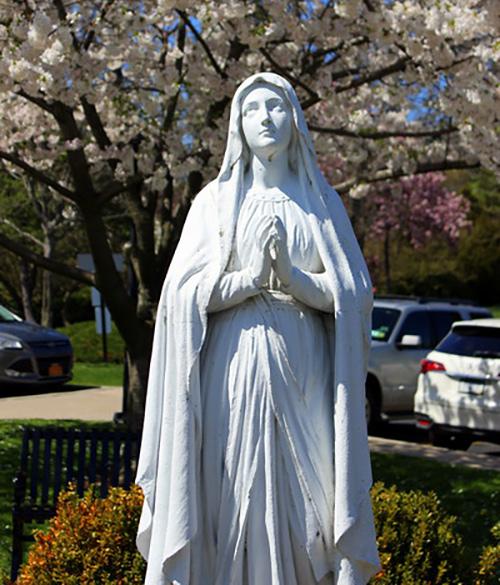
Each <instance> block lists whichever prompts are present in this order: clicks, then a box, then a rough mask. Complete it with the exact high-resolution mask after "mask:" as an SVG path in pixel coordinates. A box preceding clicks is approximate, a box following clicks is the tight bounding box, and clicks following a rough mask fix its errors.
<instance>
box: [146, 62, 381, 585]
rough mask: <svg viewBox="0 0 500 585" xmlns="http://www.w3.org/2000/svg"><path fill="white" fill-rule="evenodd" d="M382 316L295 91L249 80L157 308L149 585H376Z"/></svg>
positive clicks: (149, 415)
mask: <svg viewBox="0 0 500 585" xmlns="http://www.w3.org/2000/svg"><path fill="white" fill-rule="evenodd" d="M371 304H372V294H371V284H370V278H369V275H368V272H367V269H366V266H365V263H364V260H363V258H362V255H361V252H360V250H359V247H358V245H357V243H356V240H355V237H354V234H353V231H352V228H351V225H350V222H349V219H348V217H347V215H346V212H345V210H344V207H343V205H342V203H341V201H340V199H339V197H338V195H337V194H336V193H335V191H333V190H332V189H331V188H330V187H329V186H328V185H327V183H326V182H325V180H324V178H323V175H322V174H321V172H320V170H319V168H318V166H317V163H316V158H315V154H314V149H313V146H312V142H311V139H310V136H309V133H308V130H307V126H306V123H305V120H304V116H303V113H302V110H301V107H300V104H299V102H298V100H297V96H296V95H295V92H294V90H293V88H292V87H291V85H290V84H289V83H288V82H287V81H286V80H285V79H283V78H282V77H280V76H278V75H275V74H272V73H259V74H257V75H254V76H252V77H250V78H249V79H247V80H246V81H245V82H244V83H243V84H242V85H241V86H240V87H239V88H238V90H237V91H236V94H235V96H234V99H233V102H232V106H231V116H230V123H229V136H228V142H227V148H226V153H225V156H224V161H223V164H222V168H221V171H220V173H219V176H218V177H217V179H215V180H214V181H213V182H211V183H210V184H209V185H207V187H205V188H204V189H203V190H202V191H201V192H200V193H199V195H198V196H197V197H196V198H195V200H194V202H193V204H192V207H191V209H190V212H189V215H188V218H187V220H186V223H185V226H184V230H183V233H182V237H181V240H180V242H179V245H178V247H177V251H176V254H175V257H174V259H173V261H172V264H171V266H170V269H169V271H168V275H167V278H166V281H165V284H164V287H163V292H162V296H161V299H160V304H159V310H158V316H157V323H156V330H155V338H154V344H153V354H152V360H151V368H150V377H149V385H148V394H147V403H146V415H145V421H144V433H143V439H142V449H141V455H140V460H139V470H138V477H137V483H138V484H139V485H140V486H141V487H142V489H143V491H144V494H145V501H144V507H143V513H142V517H141V522H140V526H139V532H138V537H137V543H138V547H139V550H140V551H141V553H142V554H143V555H144V557H145V558H146V560H147V561H148V568H147V575H146V585H327V584H328V585H334V584H335V585H364V584H365V583H366V582H367V581H368V580H369V578H370V577H371V576H372V575H373V574H374V573H375V572H376V571H377V570H378V567H379V565H378V556H377V550H376V544H375V534H374V528H373V518H372V512H371V505H370V499H369V488H370V485H371V473H370V461H369V453H368V445H367V436H366V424H365V419H364V404H365V399H364V384H365V375H366V363H367V353H368V350H369V344H370V330H369V327H370V311H371Z"/></svg>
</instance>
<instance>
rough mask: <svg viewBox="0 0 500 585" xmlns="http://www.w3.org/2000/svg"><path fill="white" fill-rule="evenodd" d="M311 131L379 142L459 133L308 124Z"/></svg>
mask: <svg viewBox="0 0 500 585" xmlns="http://www.w3.org/2000/svg"><path fill="white" fill-rule="evenodd" d="M308 127H309V130H312V131H314V132H319V133H321V134H334V135H335V136H345V137H348V138H360V139H370V140H379V139H381V138H400V137H402V138H439V137H440V136H445V135H447V134H451V133H453V132H457V131H458V128H456V127H446V128H441V129H439V130H416V131H415V130H413V131H412V130H393V131H391V130H373V131H372V130H358V131H355V130H347V129H346V128H331V127H328V126H315V125H314V124H308Z"/></svg>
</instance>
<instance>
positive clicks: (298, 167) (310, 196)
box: [215, 72, 333, 254]
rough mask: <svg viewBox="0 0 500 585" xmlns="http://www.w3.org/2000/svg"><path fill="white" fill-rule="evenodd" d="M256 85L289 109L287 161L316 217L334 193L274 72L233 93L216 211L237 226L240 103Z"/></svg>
mask: <svg viewBox="0 0 500 585" xmlns="http://www.w3.org/2000/svg"><path fill="white" fill-rule="evenodd" d="M259 85H268V86H270V87H272V88H276V89H278V91H279V93H280V94H282V95H283V96H284V98H285V100H286V102H287V104H288V106H289V108H290V111H291V114H292V117H293V135H292V141H291V144H290V147H289V148H290V149H291V150H293V152H292V153H290V155H289V160H290V164H291V166H292V168H293V170H294V171H295V172H296V173H297V176H298V179H299V183H300V185H301V187H302V196H303V205H304V208H305V209H306V211H308V212H310V213H314V214H316V215H318V212H319V211H320V210H319V209H318V206H319V207H323V208H324V205H325V195H326V194H327V193H328V192H332V191H333V189H332V188H331V187H330V185H328V183H327V182H326V180H325V178H324V176H323V174H322V172H321V170H320V168H319V166H318V162H317V159H316V153H315V151H314V146H313V143H312V140H311V135H310V134H309V129H308V128H307V124H306V120H305V118H304V113H303V111H302V107H301V105H300V102H299V100H298V98H297V94H296V93H295V90H294V89H293V87H292V85H291V84H290V83H289V82H288V81H287V80H286V79H284V78H283V77H281V76H280V75H277V74H276V73H267V72H264V73H257V74H255V75H252V76H251V77H249V78H248V79H246V80H245V81H244V82H243V83H242V84H241V85H240V86H239V87H238V89H237V90H236V92H235V94H234V97H233V101H232V103H231V112H230V116H229V129H228V136H227V143H226V150H225V152H224V159H223V161H222V166H221V168H220V171H219V174H218V176H217V179H216V181H215V183H216V185H217V192H218V198H219V201H218V205H219V212H220V214H221V216H224V217H226V219H227V220H228V222H229V223H228V224H226V225H230V226H233V227H234V226H235V225H236V220H237V216H238V211H239V207H240V204H241V201H242V197H243V177H244V173H245V171H246V167H247V165H248V162H249V153H248V146H247V145H246V143H245V139H244V136H243V131H242V127H241V110H242V103H243V100H244V98H245V97H246V95H248V93H249V92H250V91H251V89H252V88H253V87H255V86H259ZM223 208H224V209H223ZM323 212H324V210H323ZM320 215H322V213H320ZM233 235H234V234H233V233H232V231H231V230H228V233H226V238H225V240H226V241H225V245H224V249H225V251H226V254H227V253H228V252H229V249H230V247H231V243H232V237H233Z"/></svg>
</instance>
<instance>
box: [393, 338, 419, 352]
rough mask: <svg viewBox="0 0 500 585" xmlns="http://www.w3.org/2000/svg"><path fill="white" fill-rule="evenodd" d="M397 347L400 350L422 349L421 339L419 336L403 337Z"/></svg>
mask: <svg viewBox="0 0 500 585" xmlns="http://www.w3.org/2000/svg"><path fill="white" fill-rule="evenodd" d="M397 346H398V347H399V348H400V349H417V348H419V347H422V337H421V336H420V335H403V337H402V338H401V341H400V342H399V343H398V344H397Z"/></svg>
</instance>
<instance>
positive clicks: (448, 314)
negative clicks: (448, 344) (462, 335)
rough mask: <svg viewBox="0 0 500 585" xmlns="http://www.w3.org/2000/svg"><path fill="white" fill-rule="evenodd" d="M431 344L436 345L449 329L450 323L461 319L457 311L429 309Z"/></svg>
mask: <svg viewBox="0 0 500 585" xmlns="http://www.w3.org/2000/svg"><path fill="white" fill-rule="evenodd" d="M430 319H431V323H432V334H433V335H432V345H433V346H435V345H437V344H438V343H439V342H440V341H441V339H443V337H444V336H445V335H446V334H447V333H448V331H449V330H450V329H451V325H452V323H454V322H455V321H461V320H462V316H461V315H460V313H458V312H457V311H431V313H430Z"/></svg>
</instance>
